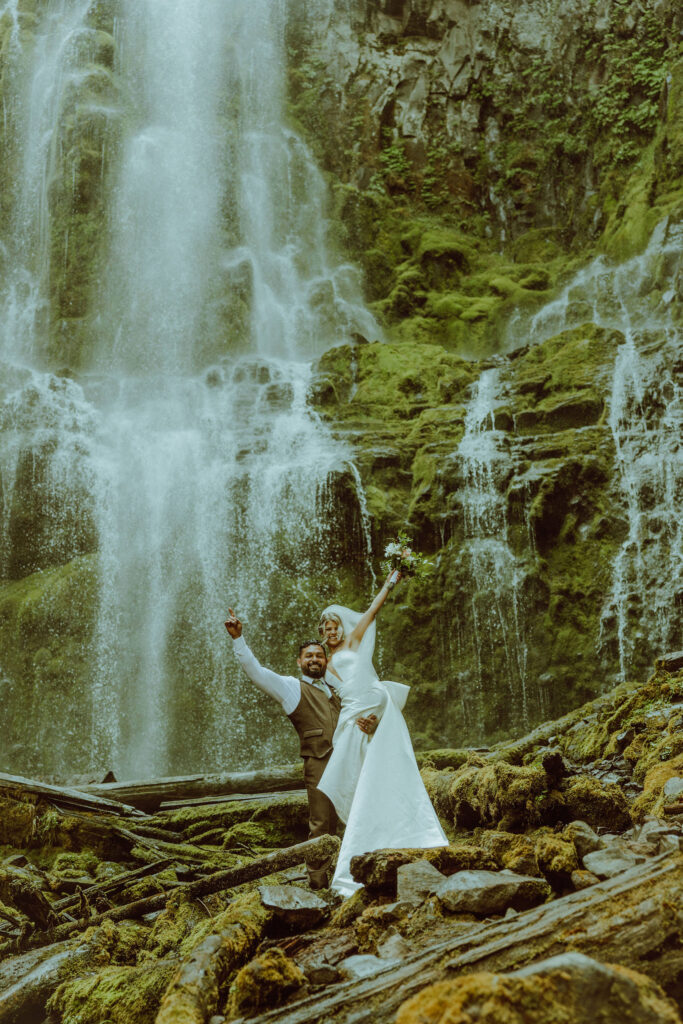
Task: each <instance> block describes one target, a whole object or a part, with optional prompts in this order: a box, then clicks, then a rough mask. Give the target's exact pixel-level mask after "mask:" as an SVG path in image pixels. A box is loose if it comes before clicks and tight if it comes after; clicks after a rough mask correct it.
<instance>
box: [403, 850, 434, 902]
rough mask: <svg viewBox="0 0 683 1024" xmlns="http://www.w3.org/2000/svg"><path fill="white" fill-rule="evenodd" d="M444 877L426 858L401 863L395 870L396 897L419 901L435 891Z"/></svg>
mask: <svg viewBox="0 0 683 1024" xmlns="http://www.w3.org/2000/svg"><path fill="white" fill-rule="evenodd" d="M445 877H446V876H445V875H442V874H441V872H440V871H438V870H437V869H436V868H435V867H434V865H433V864H430V863H429V861H426V860H416V861H414V862H413V863H412V864H402V865H401V867H399V869H398V871H397V872H396V893H397V896H398V899H399V900H408V901H414V902H421V901H422V900H424V899H426V898H427V896H432V895H433V893H435V892H436V890H437V889H438V888H439V886H440V885H441V883H442V882H443V880H444V878H445Z"/></svg>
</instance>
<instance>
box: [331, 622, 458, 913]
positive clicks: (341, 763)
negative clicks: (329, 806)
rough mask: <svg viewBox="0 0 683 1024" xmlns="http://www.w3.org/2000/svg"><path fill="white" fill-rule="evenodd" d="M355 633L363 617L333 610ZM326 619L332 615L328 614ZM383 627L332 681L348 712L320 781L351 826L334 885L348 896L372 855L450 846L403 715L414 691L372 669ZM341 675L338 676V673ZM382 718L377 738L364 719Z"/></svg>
mask: <svg viewBox="0 0 683 1024" xmlns="http://www.w3.org/2000/svg"><path fill="white" fill-rule="evenodd" d="M326 611H329V612H335V613H336V614H337V615H339V616H340V618H341V619H342V622H343V624H344V632H345V634H346V636H348V635H349V633H350V632H351V630H352V629H353V626H354V625H355V623H356V621H357V620H358V619H359V618H360V614H359V613H358V612H352V611H351V610H350V609H348V608H343V607H341V606H339V605H332V606H331V607H330V608H327V609H326ZM323 614H324V613H323ZM374 638H375V624H374V623H373V624H372V625H371V626H370V627H369V629H368V630H367V631H366V634H365V636H364V637H363V641H362V643H361V645H360V648H359V650H357V651H350V650H344V651H339V652H338V653H337V654H335V655H334V656H333V658H332V660H331V669H332V670H333V671H328V675H327V679H328V680H329V682H330V683H331V685H332V686H334V687H335V688H336V690H337V691H338V693H339V695H340V697H341V701H342V709H341V714H340V716H339V722H338V724H337V728H336V730H335V733H334V739H333V747H334V749H333V751H332V756H331V757H330V760H329V762H328V764H327V767H326V768H325V771H324V772H323V776H322V779H321V780H320V782H319V783H318V789H320V790H322V791H323V793H325V794H326V795H327V796H328V797H329V798H330V800H331V801H332V803H333V804H334V806H335V809H336V811H337V814H338V815H339V817H340V818H341V820H342V821H344V822H345V823H346V831H345V833H344V839H343V841H342V845H341V850H340V851H339V859H338V861H337V868H336V871H335V873H334V878H333V879H332V888H333V889H335V890H336V891H337V892H339V893H342V894H343V895H345V896H348V895H351V893H353V892H355V890H356V889H359V888H360V885H359V883H358V882H355V881H354V880H353V879H352V877H351V870H350V864H351V858H352V857H355V856H357V855H358V854H361V853H369V852H370V851H371V850H381V849H385V848H391V849H401V848H408V847H417V848H420V849H425V848H428V847H434V846H448V840H447V839H446V836H445V834H444V831H443V829H442V827H441V824H440V823H439V819H438V818H437V816H436V813H435V811H434V808H433V807H432V804H431V801H430V799H429V796H428V795H427V790H426V789H425V787H424V783H423V782H422V779H421V778H420V772H419V770H418V767H417V762H416V761H415V754H414V753H413V747H412V743H411V742H410V735H409V733H408V728H407V726H406V723H405V721H404V719H403V715H402V713H401V710H402V708H403V706H404V705H405V702H406V698H407V696H408V691H409V689H410V688H409V687H408V686H405V685H403V684H402V683H394V682H383V681H380V680H379V679H378V678H377V673H376V672H375V669H374V666H373V664H372V652H373V649H374ZM335 673H336V675H335ZM371 714H375V715H377V717H378V718H379V719H380V722H379V725H378V726H377V729H376V730H375V732H374V734H373V736H371V737H370V736H367V735H366V734H365V733H363V732H361V730H360V729H359V728H358V726H357V725H356V719H357V718H360V717H367V716H368V715H371Z"/></svg>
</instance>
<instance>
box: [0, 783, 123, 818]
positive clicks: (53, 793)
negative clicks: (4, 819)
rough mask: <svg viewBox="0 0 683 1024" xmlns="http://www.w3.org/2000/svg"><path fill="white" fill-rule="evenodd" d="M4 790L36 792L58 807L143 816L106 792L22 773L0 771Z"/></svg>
mask: <svg viewBox="0 0 683 1024" xmlns="http://www.w3.org/2000/svg"><path fill="white" fill-rule="evenodd" d="M2 790H5V791H6V793H7V794H8V796H12V797H14V798H15V799H17V798H20V796H21V794H22V793H37V794H38V795H39V796H45V797H48V798H49V800H50V801H51V803H53V804H56V805H57V806H58V807H76V808H80V809H81V810H86V811H100V812H101V813H103V814H121V815H134V816H135V817H143V815H142V812H141V811H139V810H138V809H137V808H136V807H133V806H129V805H128V804H126V803H125V802H122V801H119V800H117V799H109V798H107V796H106V794H102V795H100V794H97V793H94V792H93V793H89V792H86V791H85V790H81V789H75V788H73V787H71V786H52V785H49V784H48V783H47V782H38V781H37V780H36V779H25V778H24V777H23V776H22V775H5V774H4V773H3V772H0V791H2Z"/></svg>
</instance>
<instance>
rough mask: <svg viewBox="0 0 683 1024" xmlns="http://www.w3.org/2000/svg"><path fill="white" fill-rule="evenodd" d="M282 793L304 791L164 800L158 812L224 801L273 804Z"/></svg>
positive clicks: (293, 792) (291, 792) (301, 791)
mask: <svg viewBox="0 0 683 1024" xmlns="http://www.w3.org/2000/svg"><path fill="white" fill-rule="evenodd" d="M283 792H286V793H287V794H288V795H289V796H291V795H292V794H296V793H301V794H304V793H305V792H306V790H305V789H304V788H303V787H302V788H301V789H288V790H280V791H279V792H275V793H230V795H229V796H227V797H226V796H225V795H223V796H197V797H192V798H191V799H189V800H164V802H163V803H162V804H160V805H159V810H160V811H175V810H177V808H179V807H208V806H210V805H211V804H224V803H225V802H226V801H228V800H229V801H230V803H239V802H240V801H244V800H248V801H249V802H250V803H251V802H252V801H254V802H257V803H273V802H274V801H276V800H278V799H282V794H283Z"/></svg>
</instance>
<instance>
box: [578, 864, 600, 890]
mask: <svg viewBox="0 0 683 1024" xmlns="http://www.w3.org/2000/svg"><path fill="white" fill-rule="evenodd" d="M599 881H600V879H599V878H598V876H597V875H594V874H593V872H592V871H582V870H581V869H580V868H579V869H578V870H577V871H572V875H571V882H572V885H573V886H574V888H575V889H577V890H580V889H588V887H589V886H591V885H596V884H597V882H599Z"/></svg>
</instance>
